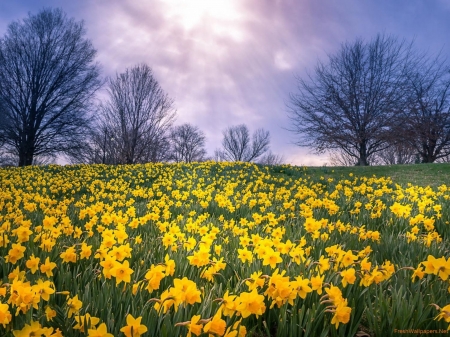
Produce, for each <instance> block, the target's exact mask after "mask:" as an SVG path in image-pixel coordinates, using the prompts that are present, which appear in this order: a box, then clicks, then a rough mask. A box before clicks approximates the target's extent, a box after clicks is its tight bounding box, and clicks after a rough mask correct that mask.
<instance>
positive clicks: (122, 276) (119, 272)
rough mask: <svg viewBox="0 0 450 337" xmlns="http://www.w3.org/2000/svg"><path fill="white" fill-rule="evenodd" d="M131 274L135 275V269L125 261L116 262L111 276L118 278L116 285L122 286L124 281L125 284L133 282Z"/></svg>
mask: <svg viewBox="0 0 450 337" xmlns="http://www.w3.org/2000/svg"><path fill="white" fill-rule="evenodd" d="M131 274H133V269H131V268H130V263H129V262H128V260H125V261H124V263H122V264H121V263H120V262H116V263H115V265H114V267H113V268H111V275H112V276H114V277H115V278H116V285H118V284H120V283H121V282H122V281H123V282H125V283H130V282H131Z"/></svg>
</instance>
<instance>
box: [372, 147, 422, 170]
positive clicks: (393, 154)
mask: <svg viewBox="0 0 450 337" xmlns="http://www.w3.org/2000/svg"><path fill="white" fill-rule="evenodd" d="M416 159H417V151H416V150H415V149H414V148H412V147H411V146H410V145H409V144H408V143H407V142H397V143H395V144H393V145H391V146H390V147H388V148H386V149H384V150H382V151H379V152H377V154H376V155H375V158H374V164H377V165H401V164H414V163H415V162H416Z"/></svg>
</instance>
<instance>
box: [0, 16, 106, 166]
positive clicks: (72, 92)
mask: <svg viewBox="0 0 450 337" xmlns="http://www.w3.org/2000/svg"><path fill="white" fill-rule="evenodd" d="M85 35H86V32H85V29H84V27H83V23H82V22H75V21H74V20H73V19H68V18H67V16H66V15H65V14H64V13H63V12H62V11H61V10H60V9H44V10H42V11H40V12H39V13H38V14H36V15H31V14H29V16H28V18H26V19H24V20H23V21H18V22H13V23H11V24H10V25H9V26H8V29H7V32H6V34H5V36H4V37H3V38H2V39H1V40H0V101H2V102H3V109H2V112H1V113H2V115H3V118H4V119H5V120H6V122H4V123H2V124H1V125H0V128H1V129H2V131H1V132H2V133H3V136H4V140H5V144H4V146H3V147H2V152H3V154H5V155H9V156H11V155H12V156H15V157H17V158H18V164H19V166H25V165H32V164H33V161H35V160H36V157H37V158H39V157H41V158H43V157H52V156H55V155H57V154H60V153H67V152H70V151H73V150H74V149H76V148H77V147H79V146H80V144H82V142H83V140H84V137H85V130H86V126H87V124H88V113H87V110H88V108H89V106H90V104H91V99H92V98H93V95H94V93H95V92H96V91H97V89H98V88H99V87H100V85H101V83H100V80H99V66H98V65H97V64H96V63H94V58H95V55H96V51H95V49H94V48H93V47H92V44H91V42H90V41H89V40H88V39H86V38H85Z"/></svg>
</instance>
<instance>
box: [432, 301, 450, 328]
mask: <svg viewBox="0 0 450 337" xmlns="http://www.w3.org/2000/svg"><path fill="white" fill-rule="evenodd" d="M437 308H439V307H437ZM439 309H440V311H441V312H440V313H439V314H438V315H437V316H436V318H435V319H437V320H439V321H440V320H441V319H444V320H445V321H446V322H447V323H450V304H447V305H446V306H445V307H443V308H439Z"/></svg>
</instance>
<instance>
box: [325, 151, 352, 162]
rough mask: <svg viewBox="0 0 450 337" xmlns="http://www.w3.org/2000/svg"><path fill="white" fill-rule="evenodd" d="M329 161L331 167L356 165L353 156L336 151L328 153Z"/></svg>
mask: <svg viewBox="0 0 450 337" xmlns="http://www.w3.org/2000/svg"><path fill="white" fill-rule="evenodd" d="M328 155H329V161H330V165H331V166H355V164H356V163H357V161H356V159H355V158H354V157H353V156H350V155H348V154H347V153H346V152H343V151H340V150H338V149H332V150H330V151H328Z"/></svg>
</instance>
